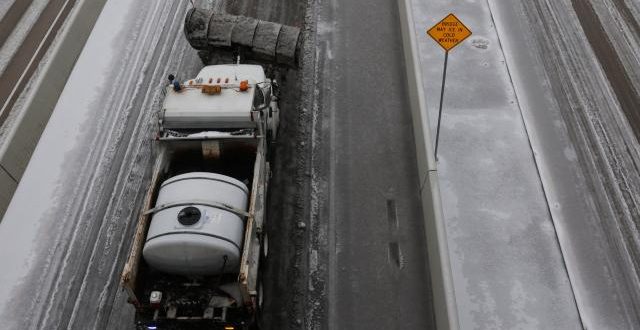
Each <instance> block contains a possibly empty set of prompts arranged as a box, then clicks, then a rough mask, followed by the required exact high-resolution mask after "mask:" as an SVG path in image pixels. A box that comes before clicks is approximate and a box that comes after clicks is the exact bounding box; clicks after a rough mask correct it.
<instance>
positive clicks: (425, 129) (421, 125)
mask: <svg viewBox="0 0 640 330" xmlns="http://www.w3.org/2000/svg"><path fill="white" fill-rule="evenodd" d="M398 5H399V8H400V23H401V25H402V42H403V46H404V54H405V65H406V70H407V89H408V91H409V102H410V105H411V115H412V118H413V134H414V136H415V143H416V156H417V159H418V173H419V175H420V189H421V191H420V195H421V199H422V210H423V216H424V224H425V232H426V237H427V250H428V254H429V266H430V269H431V286H432V295H433V297H432V298H433V306H434V314H435V317H436V326H437V328H438V329H439V330H457V329H458V328H459V327H458V311H457V305H456V300H455V295H454V288H453V278H452V274H451V265H450V262H449V248H448V246H447V234H446V226H445V223H444V217H443V215H442V204H441V200H440V188H439V186H438V172H437V164H436V160H435V158H434V152H433V147H432V146H433V144H432V142H431V133H430V129H429V127H430V126H429V119H428V116H427V106H426V101H425V96H424V89H423V85H422V76H421V69H420V67H421V63H420V59H419V56H418V43H417V41H416V33H415V24H414V22H413V16H412V12H413V10H412V6H411V1H410V0H400V1H398Z"/></svg>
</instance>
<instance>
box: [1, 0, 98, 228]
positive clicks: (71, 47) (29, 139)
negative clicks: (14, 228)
mask: <svg viewBox="0 0 640 330" xmlns="http://www.w3.org/2000/svg"><path fill="white" fill-rule="evenodd" d="M105 2H106V0H79V1H77V3H76V4H75V6H74V8H73V9H72V12H71V13H70V14H69V17H68V18H67V22H66V23H65V26H64V27H63V29H62V30H61V31H60V33H59V35H58V36H57V40H56V41H55V42H54V45H53V48H52V49H51V50H50V57H49V60H48V62H47V63H46V64H44V66H43V67H42V68H41V74H40V75H39V76H38V78H36V79H37V80H36V81H35V82H34V83H33V85H32V86H31V88H30V90H29V91H28V92H27V93H28V94H27V96H26V99H25V102H24V109H23V111H22V112H21V113H20V115H19V117H18V118H16V120H15V122H14V123H13V125H12V127H11V128H10V131H9V132H8V133H7V135H6V139H7V140H6V141H5V142H4V143H3V145H2V146H1V147H0V167H1V168H2V170H1V171H0V172H2V173H0V176H1V177H0V190H1V191H2V195H0V219H1V218H2V217H3V216H4V212H5V210H6V208H7V207H8V205H9V202H10V201H11V197H12V195H13V193H14V191H15V189H16V187H17V185H18V182H19V181H20V178H21V177H22V174H23V172H24V170H25V168H26V167H27V164H28V163H29V159H30V158H31V154H32V153H33V150H34V149H35V147H36V145H37V144H38V140H39V139H40V135H41V134H42V131H43V130H44V128H45V126H46V125H47V122H48V121H49V117H50V116H51V113H52V111H53V109H54V107H55V105H56V103H57V102H58V98H59V96H60V93H62V90H63V89H64V86H65V84H66V81H67V78H68V77H69V74H70V73H71V70H72V69H73V66H74V64H75V62H76V59H77V58H78V56H79V54H80V52H81V51H82V48H83V47H84V44H85V42H86V41H87V38H88V37H89V34H90V33H91V30H92V29H93V25H94V24H95V22H96V20H97V19H98V16H99V15H100V12H101V11H102V7H103V6H104V4H105Z"/></svg>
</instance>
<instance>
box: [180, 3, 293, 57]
mask: <svg viewBox="0 0 640 330" xmlns="http://www.w3.org/2000/svg"><path fill="white" fill-rule="evenodd" d="M184 34H185V36H186V38H187V40H188V41H189V44H191V47H193V48H195V49H197V50H198V51H199V54H200V57H201V58H202V60H203V62H205V64H207V63H208V62H209V61H210V60H211V56H212V54H213V53H214V52H215V54H216V55H218V54H220V53H221V52H222V53H233V52H239V53H240V54H241V55H242V56H243V57H244V58H246V59H250V60H259V61H261V62H265V61H266V62H273V63H275V64H280V65H286V66H292V67H297V66H298V59H299V56H298V54H299V53H300V47H301V44H302V41H301V39H302V38H301V37H300V29H299V28H297V27H293V26H288V25H282V24H278V23H272V22H266V21H261V20H258V19H255V18H251V17H245V16H236V15H229V14H225V13H216V12H213V11H210V10H204V9H199V8H193V9H191V10H190V11H189V12H188V13H187V16H186V18H185V23H184Z"/></svg>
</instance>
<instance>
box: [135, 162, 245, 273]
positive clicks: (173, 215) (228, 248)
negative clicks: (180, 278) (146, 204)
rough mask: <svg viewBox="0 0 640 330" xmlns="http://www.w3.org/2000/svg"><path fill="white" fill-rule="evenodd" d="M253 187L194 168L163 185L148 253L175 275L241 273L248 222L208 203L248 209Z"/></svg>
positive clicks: (158, 266)
mask: <svg viewBox="0 0 640 330" xmlns="http://www.w3.org/2000/svg"><path fill="white" fill-rule="evenodd" d="M247 200H248V189H247V186H246V185H245V184H244V183H242V182H240V181H238V180H236V179H234V178H231V177H228V176H224V175H220V174H215V173H205V172H192V173H187V174H181V175H178V176H174V177H172V178H170V179H168V180H166V181H165V182H163V183H162V185H161V186H160V191H159V192H158V199H157V201H156V207H158V206H160V205H165V204H168V203H180V204H182V203H183V202H184V203H185V205H180V206H175V207H169V208H164V209H161V210H159V211H157V212H156V213H155V214H154V215H153V218H152V220H151V224H150V225H149V231H148V232H147V240H146V242H145V245H144V249H143V251H142V254H143V256H144V259H145V260H146V261H147V263H148V264H149V265H151V266H152V267H154V268H156V269H158V270H161V271H163V272H166V273H170V274H180V275H216V274H220V273H230V272H236V271H238V267H239V264H240V255H241V253H242V252H241V251H242V239H243V236H244V221H243V219H242V218H241V217H240V216H238V215H236V214H235V213H232V212H229V211H226V210H224V209H221V208H217V207H212V206H210V205H206V204H216V203H218V204H226V205H230V206H233V207H234V208H236V209H240V210H243V211H246V209H247Z"/></svg>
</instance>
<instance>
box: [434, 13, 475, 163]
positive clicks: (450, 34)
mask: <svg viewBox="0 0 640 330" xmlns="http://www.w3.org/2000/svg"><path fill="white" fill-rule="evenodd" d="M427 34H428V35H429V36H430V37H431V38H433V40H435V41H436V42H437V43H438V44H439V45H440V46H441V47H442V48H444V69H443V70H442V89H441V90H440V109H439V110H438V127H437V128H436V148H435V157H436V161H437V160H438V141H439V140H440V121H441V119H442V104H443V103H444V86H445V83H446V81H447V63H448V61H449V51H450V50H451V49H453V48H454V47H455V46H457V45H459V44H460V43H462V42H463V41H464V40H465V39H467V38H468V37H469V36H470V35H471V30H469V28H467V27H466V26H465V25H464V24H463V23H462V21H460V20H459V19H458V18H457V17H456V15H454V14H449V15H447V17H445V18H443V19H442V20H441V21H440V22H438V23H437V24H436V25H434V26H433V27H432V28H430V29H429V30H427Z"/></svg>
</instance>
